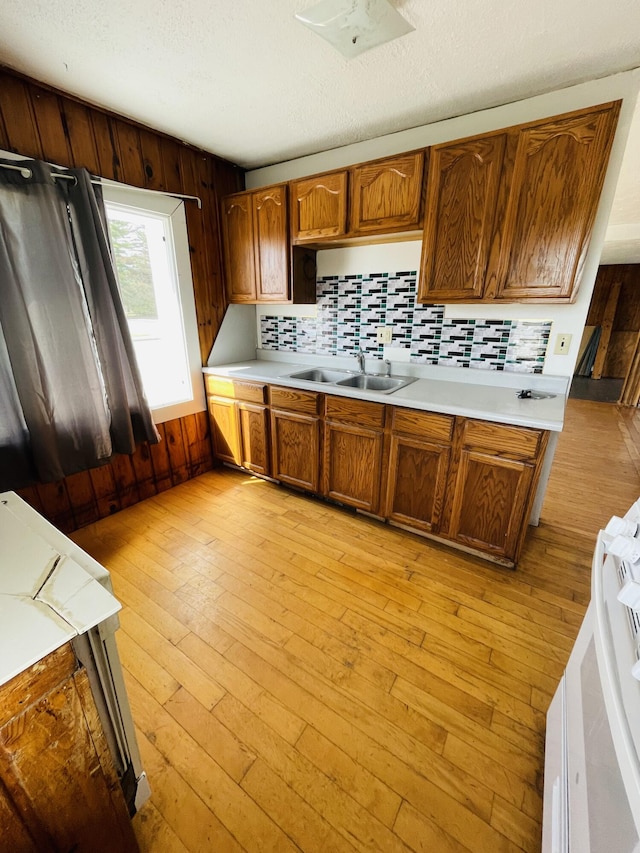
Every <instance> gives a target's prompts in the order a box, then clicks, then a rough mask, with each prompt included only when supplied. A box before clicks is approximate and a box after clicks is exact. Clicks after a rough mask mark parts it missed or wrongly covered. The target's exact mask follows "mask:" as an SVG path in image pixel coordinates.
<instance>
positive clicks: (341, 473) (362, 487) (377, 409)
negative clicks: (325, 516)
mask: <svg viewBox="0 0 640 853" xmlns="http://www.w3.org/2000/svg"><path fill="white" fill-rule="evenodd" d="M384 418H385V407H384V405H383V404H382V403H370V402H367V401H364V400H352V399H350V398H348V397H326V398H325V411H324V443H323V454H322V470H323V481H322V493H323V495H325V496H326V497H328V498H331V499H332V500H335V501H339V502H340V503H344V504H348V505H349V506H354V507H357V508H358V509H362V510H365V511H366V512H371V513H378V511H379V504H380V485H381V480H382V470H383V466H382V459H383V449H384Z"/></svg>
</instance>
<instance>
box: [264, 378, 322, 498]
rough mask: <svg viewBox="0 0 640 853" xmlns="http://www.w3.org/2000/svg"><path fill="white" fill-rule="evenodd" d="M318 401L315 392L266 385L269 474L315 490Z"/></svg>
mask: <svg viewBox="0 0 640 853" xmlns="http://www.w3.org/2000/svg"><path fill="white" fill-rule="evenodd" d="M319 400H320V397H319V395H318V394H316V393H314V392H307V391H297V390H296V389H294V388H283V387H280V386H275V385H272V386H270V387H269V402H270V404H271V423H270V426H271V476H272V477H273V478H274V479H275V480H280V481H281V482H283V483H287V484H288V485H289V486H295V487H296V488H298V489H304V490H305V491H308V492H316V493H318V492H319V491H320V418H319V417H318V414H317V413H318V405H319Z"/></svg>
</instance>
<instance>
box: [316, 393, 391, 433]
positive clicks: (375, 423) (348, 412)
mask: <svg viewBox="0 0 640 853" xmlns="http://www.w3.org/2000/svg"><path fill="white" fill-rule="evenodd" d="M325 418H326V419H327V420H328V421H341V422H342V423H346V424H356V426H363V427H373V428H376V427H378V428H379V429H382V427H383V426H384V403H370V402H369V401H367V400H352V399H350V398H349V397H327V398H326V400H325Z"/></svg>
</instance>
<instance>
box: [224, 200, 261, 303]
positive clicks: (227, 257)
mask: <svg viewBox="0 0 640 853" xmlns="http://www.w3.org/2000/svg"><path fill="white" fill-rule="evenodd" d="M222 244H223V251H224V267H225V278H226V287H227V298H228V299H229V301H230V302H255V300H256V267H255V255H254V251H253V212H252V204H251V193H238V194H236V195H231V196H226V198H223V199H222Z"/></svg>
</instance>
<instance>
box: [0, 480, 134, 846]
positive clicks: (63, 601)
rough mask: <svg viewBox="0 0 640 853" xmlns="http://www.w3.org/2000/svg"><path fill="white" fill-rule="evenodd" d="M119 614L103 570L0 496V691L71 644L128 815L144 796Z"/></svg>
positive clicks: (9, 497)
mask: <svg viewBox="0 0 640 853" xmlns="http://www.w3.org/2000/svg"><path fill="white" fill-rule="evenodd" d="M118 610H120V604H119V602H118V601H117V599H116V598H115V597H114V596H113V589H112V586H111V578H110V576H109V572H108V571H107V570H106V569H105V568H103V567H102V566H101V565H100V564H99V563H98V562H96V560H94V559H93V558H92V557H90V556H89V554H86V553H85V552H84V551H83V550H82V549H81V548H80V547H79V546H78V545H76V544H75V543H74V542H72V541H71V540H70V539H68V538H67V537H66V536H65V535H64V534H63V533H61V532H60V531H59V530H57V529H56V528H55V527H54V526H53V525H52V524H50V523H49V522H48V521H46V519H44V518H43V517H42V516H41V515H40V514H39V513H37V512H36V511H35V510H34V509H32V508H31V507H30V506H29V505H28V504H26V503H25V502H24V501H23V500H21V498H19V497H18V496H17V495H16V494H15V493H13V492H5V493H2V494H0V684H4V683H6V682H7V681H9V680H10V679H11V678H13V677H14V676H15V675H17V674H18V673H19V672H22V671H23V670H24V669H26V668H27V667H29V666H31V665H32V664H33V663H35V662H36V661H38V660H41V659H42V658H44V657H45V656H46V655H47V654H49V653H50V652H52V651H53V650H54V649H56V648H59V647H60V646H62V645H64V644H65V643H67V642H71V643H72V644H73V647H74V650H75V653H76V656H77V657H78V659H79V660H80V662H81V663H82V664H83V665H84V666H85V668H86V670H87V675H88V677H89V682H90V684H91V691H92V693H93V697H94V700H95V703H96V706H97V709H98V712H99V714H100V719H101V722H102V727H103V729H104V732H105V735H106V738H107V742H108V744H109V748H110V750H111V754H112V756H113V761H114V765H115V768H116V771H117V773H118V777H119V779H120V783H121V785H122V790H123V793H124V796H125V801H126V803H127V806H128V808H129V813H130V814H131V815H133V814H134V813H135V812H136V811H137V810H138V809H139V808H140V806H141V805H142V804H143V803H144V802H146V800H147V799H148V798H149V796H150V789H149V784H148V782H147V778H146V774H145V773H144V771H143V769H142V762H141V760H140V753H139V750H138V744H137V741H136V736H135V729H134V726H133V720H132V719H131V711H130V708H129V701H128V699H127V694H126V690H125V684H124V680H123V676H122V668H121V665H120V659H119V657H118V650H117V648H116V644H115V632H116V630H117V629H118V627H119V621H118V616H117V611H118ZM0 846H1V845H0Z"/></svg>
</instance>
